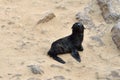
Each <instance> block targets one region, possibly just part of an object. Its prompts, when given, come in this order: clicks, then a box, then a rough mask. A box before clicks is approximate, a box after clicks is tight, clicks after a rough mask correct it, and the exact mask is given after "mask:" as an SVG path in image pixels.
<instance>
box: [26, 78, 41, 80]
mask: <svg viewBox="0 0 120 80" xmlns="http://www.w3.org/2000/svg"><path fill="white" fill-rule="evenodd" d="M27 80H41V79H39V78H29V79H27Z"/></svg>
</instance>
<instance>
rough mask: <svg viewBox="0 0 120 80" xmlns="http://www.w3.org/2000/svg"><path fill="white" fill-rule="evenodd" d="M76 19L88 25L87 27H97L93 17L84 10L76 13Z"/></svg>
mask: <svg viewBox="0 0 120 80" xmlns="http://www.w3.org/2000/svg"><path fill="white" fill-rule="evenodd" d="M75 17H76V19H77V20H78V21H80V22H81V23H83V24H84V25H87V28H93V27H95V24H94V23H93V21H92V19H91V18H90V17H89V16H88V15H87V14H86V13H84V12H78V13H77V14H76V15H75Z"/></svg>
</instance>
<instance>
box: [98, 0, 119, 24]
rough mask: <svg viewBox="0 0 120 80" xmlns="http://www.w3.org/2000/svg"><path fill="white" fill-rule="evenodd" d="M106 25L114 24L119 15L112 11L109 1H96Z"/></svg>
mask: <svg viewBox="0 0 120 80" xmlns="http://www.w3.org/2000/svg"><path fill="white" fill-rule="evenodd" d="M97 1H98V5H99V6H100V9H101V11H102V15H103V18H104V19H105V21H106V23H112V22H116V21H117V20H118V19H119V18H120V14H117V12H115V11H114V9H113V6H112V1H111V0H97Z"/></svg>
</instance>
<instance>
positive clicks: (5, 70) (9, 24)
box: [0, 0, 120, 80]
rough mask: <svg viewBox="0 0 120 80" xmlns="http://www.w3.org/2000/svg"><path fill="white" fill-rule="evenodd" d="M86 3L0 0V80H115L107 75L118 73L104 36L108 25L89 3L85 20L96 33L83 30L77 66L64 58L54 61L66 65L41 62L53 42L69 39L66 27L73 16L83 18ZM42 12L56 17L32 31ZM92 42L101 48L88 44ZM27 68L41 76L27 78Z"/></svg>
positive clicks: (118, 62) (117, 60) (119, 65)
mask: <svg viewBox="0 0 120 80" xmlns="http://www.w3.org/2000/svg"><path fill="white" fill-rule="evenodd" d="M89 2H91V0H81V1H80V0H0V42H1V44H0V80H108V79H109V78H110V79H111V80H112V78H111V77H114V80H115V79H116V80H120V77H115V76H113V75H112V72H116V73H117V72H120V51H119V50H118V49H117V48H116V46H115V44H114V43H113V41H112V39H111V34H110V32H111V28H112V27H113V25H114V24H106V23H105V21H104V19H103V17H102V16H101V14H100V9H99V6H98V5H97V4H96V1H95V0H93V2H92V4H93V3H95V5H92V8H93V9H94V11H95V12H94V11H93V12H91V14H90V16H91V18H92V20H93V22H94V24H95V26H97V27H96V28H92V29H86V30H85V37H84V41H83V47H84V51H83V52H79V53H80V55H81V59H82V62H81V63H79V62H77V61H76V60H74V59H73V58H72V57H71V55H70V54H65V55H60V57H61V58H62V59H63V60H65V61H66V64H60V63H58V62H56V61H54V60H53V59H51V58H50V57H49V56H47V51H48V50H49V48H50V45H51V43H52V42H53V41H55V40H57V39H59V38H61V37H64V36H67V35H70V34H71V27H72V25H73V24H74V22H76V21H77V20H76V19H75V14H76V13H78V12H83V11H84V8H85V7H86V6H87V5H89ZM46 11H52V12H53V13H54V14H55V15H56V17H55V18H53V19H52V20H50V21H49V22H46V23H41V24H38V25H36V23H37V22H38V21H39V19H40V17H41V16H42V14H44V13H45V12H46ZM98 26H100V27H102V28H99V27H98ZM85 27H87V26H86V25H85ZM97 29H98V31H97ZM96 36H100V40H101V41H102V42H101V41H100V40H96V39H93V38H91V37H96ZM29 65H39V66H40V68H41V69H42V70H43V71H44V73H42V74H37V75H35V74H33V73H32V72H31V70H30V69H29V68H28V66H29ZM32 78H34V79H32ZM107 78H108V79H107ZM118 78H119V79H118Z"/></svg>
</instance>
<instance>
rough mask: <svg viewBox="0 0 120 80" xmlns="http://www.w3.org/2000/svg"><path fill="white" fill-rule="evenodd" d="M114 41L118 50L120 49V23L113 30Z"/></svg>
mask: <svg viewBox="0 0 120 80" xmlns="http://www.w3.org/2000/svg"><path fill="white" fill-rule="evenodd" d="M111 33H112V40H113V41H114V43H115V44H116V46H117V48H118V49H120V21H119V22H118V23H117V24H116V25H115V26H114V27H113V28H112V30H111Z"/></svg>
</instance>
